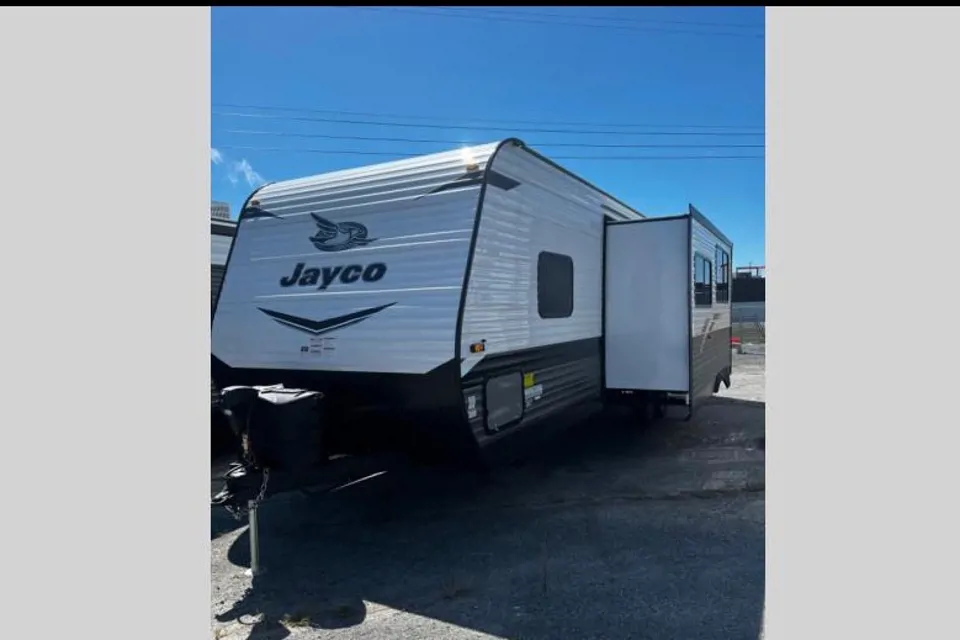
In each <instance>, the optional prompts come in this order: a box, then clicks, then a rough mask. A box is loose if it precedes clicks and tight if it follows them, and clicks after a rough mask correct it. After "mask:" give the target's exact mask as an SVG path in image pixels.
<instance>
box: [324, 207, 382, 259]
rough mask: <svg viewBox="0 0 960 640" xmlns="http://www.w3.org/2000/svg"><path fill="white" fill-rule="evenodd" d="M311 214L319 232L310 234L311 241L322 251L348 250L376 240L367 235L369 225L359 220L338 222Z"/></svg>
mask: <svg viewBox="0 0 960 640" xmlns="http://www.w3.org/2000/svg"><path fill="white" fill-rule="evenodd" d="M310 215H311V217H313V221H314V222H316V223H317V232H316V233H315V234H314V235H312V236H310V242H312V243H313V246H315V247H316V248H317V249H319V250H320V251H346V250H347V249H353V248H354V247H363V246H366V245H368V244H370V243H371V242H373V241H374V240H376V238H368V237H367V227H366V226H365V225H362V224H360V223H359V222H341V223H339V224H338V223H336V222H331V221H330V220H327V219H326V218H324V217H322V216H318V215H317V214H315V213H311V214H310Z"/></svg>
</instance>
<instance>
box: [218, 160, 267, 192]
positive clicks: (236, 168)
mask: <svg viewBox="0 0 960 640" xmlns="http://www.w3.org/2000/svg"><path fill="white" fill-rule="evenodd" d="M241 178H243V179H244V180H246V182H247V185H248V186H249V187H251V188H253V187H259V186H260V185H261V184H263V183H264V180H263V176H261V175H260V174H259V173H257V172H256V171H254V169H253V167H252V166H250V163H249V162H248V161H247V159H246V158H244V159H242V160H239V161H236V162H231V163H230V171H229V172H228V173H227V179H228V180H230V182H231V183H232V184H237V182H239V181H240V179H241Z"/></svg>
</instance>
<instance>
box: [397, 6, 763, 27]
mask: <svg viewBox="0 0 960 640" xmlns="http://www.w3.org/2000/svg"><path fill="white" fill-rule="evenodd" d="M411 8H418V9H420V8H422V9H430V8H431V7H429V6H424V7H419V6H416V7H411ZM443 9H444V11H462V12H470V11H474V10H476V9H475V8H474V7H443ZM483 10H484V11H487V12H488V13H502V14H506V15H509V16H534V17H536V16H543V17H547V18H574V19H577V20H607V21H613V22H624V23H630V24H676V25H681V26H690V27H720V28H723V29H761V30H762V29H764V27H765V25H763V24H757V23H754V24H747V23H743V22H739V23H737V22H699V21H691V20H664V19H662V18H635V17H627V16H599V15H584V14H572V13H547V12H545V11H504V10H502V9H490V8H489V7H483Z"/></svg>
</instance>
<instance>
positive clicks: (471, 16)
mask: <svg viewBox="0 0 960 640" xmlns="http://www.w3.org/2000/svg"><path fill="white" fill-rule="evenodd" d="M350 9H358V10H362V11H386V12H394V13H406V14H407V15H424V16H437V17H441V18H461V19H468V20H487V21H492V22H503V23H511V22H512V23H517V24H523V23H526V24H540V25H550V26H556V27H586V28H589V29H623V30H626V31H641V32H642V31H646V32H656V33H672V34H677V35H696V36H709V37H712V36H726V37H734V38H755V39H762V38H763V37H764V35H763V34H754V33H734V32H725V31H694V30H684V29H667V28H658V27H643V26H633V25H628V24H591V23H588V22H559V21H556V20H541V19H537V18H523V17H512V16H511V17H504V16H499V17H498V16H494V15H484V14H480V13H478V12H471V13H442V12H441V11H438V10H437V9H435V8H433V7H431V8H430V9H431V10H423V9H419V8H417V7H403V8H398V7H350Z"/></svg>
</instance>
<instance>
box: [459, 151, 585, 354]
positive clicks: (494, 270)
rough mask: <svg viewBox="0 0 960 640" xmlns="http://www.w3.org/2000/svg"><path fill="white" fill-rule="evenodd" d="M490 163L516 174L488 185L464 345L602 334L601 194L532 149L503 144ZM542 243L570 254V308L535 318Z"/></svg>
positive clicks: (519, 345)
mask: <svg viewBox="0 0 960 640" xmlns="http://www.w3.org/2000/svg"><path fill="white" fill-rule="evenodd" d="M491 168H492V170H494V171H496V172H498V173H502V174H503V175H505V176H507V177H509V178H513V179H515V180H518V181H519V182H520V183H521V186H519V187H517V188H516V189H511V190H509V191H505V190H501V189H496V188H493V187H487V190H486V195H485V196H484V202H483V212H482V215H481V218H480V228H479V231H478V234H477V243H476V250H475V252H474V256H473V266H472V268H471V272H470V282H469V288H468V291H467V304H466V306H465V308H464V318H463V332H462V340H463V342H462V345H461V353H463V354H468V353H469V352H470V351H469V346H470V344H471V343H473V342H477V341H479V340H481V339H485V340H487V347H486V352H485V356H486V357H490V356H494V355H496V354H498V353H506V352H510V351H516V350H519V349H528V348H531V347H538V346H543V345H549V344H556V343H560V342H570V341H573V340H579V339H584V338H592V337H599V336H600V332H601V326H600V324H601V322H600V321H601V317H602V314H601V307H600V305H601V295H602V291H601V286H602V282H603V220H604V212H603V208H602V205H603V203H604V198H603V196H602V194H600V193H599V192H598V191H596V190H594V189H591V188H590V187H588V186H586V185H585V184H583V183H582V182H580V181H579V180H577V179H576V178H573V177H571V176H569V175H567V174H565V173H563V172H561V171H560V170H558V169H556V168H555V167H552V166H551V165H549V164H547V163H546V162H544V161H542V160H540V159H538V158H537V157H536V156H534V155H533V154H531V153H529V152H527V151H525V150H523V149H521V148H517V147H513V146H508V147H504V148H503V149H501V150H500V152H499V153H497V155H496V156H495V158H494V160H493V166H492V167H491ZM541 251H551V252H555V253H561V254H565V255H568V256H570V257H572V258H573V261H574V303H573V308H574V312H573V316H572V317H571V318H564V319H549V320H544V319H543V318H540V315H539V312H538V309H537V278H536V276H537V258H538V256H539V254H540V252H541Z"/></svg>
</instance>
